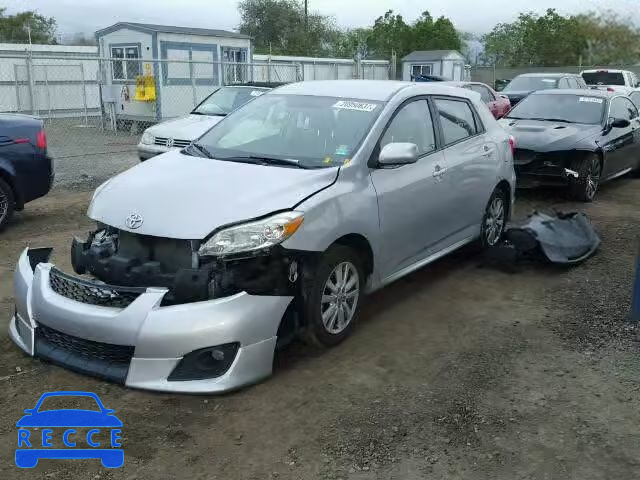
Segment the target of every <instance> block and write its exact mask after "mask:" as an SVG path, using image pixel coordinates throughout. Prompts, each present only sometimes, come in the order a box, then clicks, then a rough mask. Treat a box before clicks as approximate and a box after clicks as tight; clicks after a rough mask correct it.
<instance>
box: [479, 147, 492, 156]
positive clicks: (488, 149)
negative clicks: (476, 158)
mask: <svg viewBox="0 0 640 480" xmlns="http://www.w3.org/2000/svg"><path fill="white" fill-rule="evenodd" d="M482 150H483V151H484V153H483V154H482V156H483V157H489V156H491V154H492V153H493V148H491V147H490V146H489V145H485V146H483V147H482Z"/></svg>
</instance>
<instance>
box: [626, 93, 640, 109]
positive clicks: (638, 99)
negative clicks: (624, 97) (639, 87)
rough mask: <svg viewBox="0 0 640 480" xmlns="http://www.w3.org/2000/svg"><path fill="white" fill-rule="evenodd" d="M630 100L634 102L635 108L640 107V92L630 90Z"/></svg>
mask: <svg viewBox="0 0 640 480" xmlns="http://www.w3.org/2000/svg"><path fill="white" fill-rule="evenodd" d="M629 97H631V101H632V102H633V103H634V104H635V106H636V107H637V108H640V92H631V95H629Z"/></svg>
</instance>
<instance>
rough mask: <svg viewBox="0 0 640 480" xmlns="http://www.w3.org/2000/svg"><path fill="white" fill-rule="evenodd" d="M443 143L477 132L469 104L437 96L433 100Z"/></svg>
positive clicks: (462, 138)
mask: <svg viewBox="0 0 640 480" xmlns="http://www.w3.org/2000/svg"><path fill="white" fill-rule="evenodd" d="M434 103H435V106H436V109H437V111H438V116H439V118H440V125H442V133H443V135H444V144H445V145H450V144H452V143H455V142H459V141H460V140H464V139H465V138H468V137H472V136H474V135H476V134H477V133H479V129H478V126H477V125H476V120H475V117H474V115H473V111H472V110H471V106H470V105H469V104H468V103H467V102H465V101H463V100H449V99H443V98H437V99H435V100H434Z"/></svg>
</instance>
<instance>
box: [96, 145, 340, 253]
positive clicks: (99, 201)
mask: <svg viewBox="0 0 640 480" xmlns="http://www.w3.org/2000/svg"><path fill="white" fill-rule="evenodd" d="M338 172H339V169H338V168H323V169H316V170H304V169H298V168H289V167H279V166H263V165H253V164H246V163H234V162H226V161H221V160H214V159H210V158H202V157H191V156H188V155H184V154H182V153H180V152H178V151H175V152H169V153H165V154H163V155H160V156H158V157H156V158H154V160H153V161H152V162H144V163H140V164H139V165H136V166H135V167H133V168H131V169H129V170H127V171H126V172H124V173H121V174H120V175H118V176H116V177H114V178H112V179H111V180H109V181H107V182H106V183H104V184H103V185H101V186H100V187H98V189H97V190H96V192H95V194H94V196H93V199H92V201H91V204H90V205H89V211H88V215H89V217H91V218H92V219H94V220H96V221H99V222H103V223H106V224H107V225H111V226H113V227H116V228H119V229H121V230H127V231H131V232H134V233H138V234H142V235H151V236H157V237H167V238H178V239H188V240H199V239H203V238H205V237H206V236H207V235H209V234H210V233H211V232H212V231H213V230H215V229H217V228H219V227H221V226H224V225H228V224H232V223H237V222H242V221H245V220H250V219H254V218H257V217H262V216H264V215H268V214H270V213H273V212H276V211H281V210H287V209H291V208H293V207H294V206H295V205H297V204H298V203H300V202H301V201H302V200H304V199H305V198H307V197H309V196H311V195H313V194H315V193H317V192H318V191H320V190H323V189H324V188H326V187H328V186H330V185H331V184H332V183H333V182H335V180H336V178H337V175H338ZM132 214H137V215H139V216H141V217H142V225H140V227H138V228H137V229H135V230H132V229H130V228H128V227H127V226H126V224H125V221H126V219H127V217H129V216H130V215H132Z"/></svg>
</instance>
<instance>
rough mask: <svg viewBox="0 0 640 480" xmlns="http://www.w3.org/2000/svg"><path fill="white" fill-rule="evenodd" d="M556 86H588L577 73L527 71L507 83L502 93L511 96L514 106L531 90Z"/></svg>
mask: <svg viewBox="0 0 640 480" xmlns="http://www.w3.org/2000/svg"><path fill="white" fill-rule="evenodd" d="M555 88H587V84H586V83H585V81H584V79H583V78H582V77H581V76H580V75H578V74H575V73H525V74H523V75H518V76H517V77H515V78H514V79H513V80H511V81H510V82H509V83H508V84H506V85H505V87H504V88H503V89H502V91H501V92H500V93H502V94H503V95H506V96H507V97H509V101H510V102H511V106H512V107H513V106H515V105H516V104H517V103H518V102H519V101H520V100H522V99H523V98H524V97H526V96H527V95H529V94H530V93H531V92H535V91H536V90H549V89H555Z"/></svg>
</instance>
